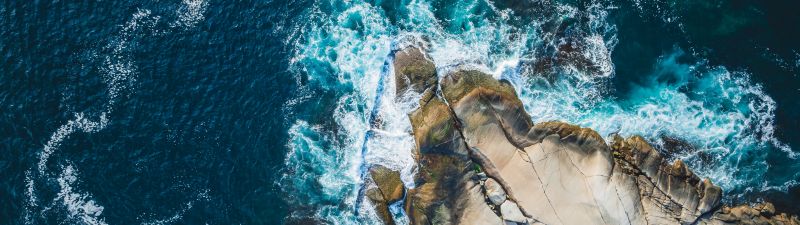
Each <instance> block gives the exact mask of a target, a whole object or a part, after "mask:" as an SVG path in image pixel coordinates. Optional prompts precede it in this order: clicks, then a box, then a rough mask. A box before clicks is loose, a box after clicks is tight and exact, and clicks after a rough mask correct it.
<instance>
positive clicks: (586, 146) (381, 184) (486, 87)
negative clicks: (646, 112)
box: [368, 48, 800, 225]
mask: <svg viewBox="0 0 800 225" xmlns="http://www.w3.org/2000/svg"><path fill="white" fill-rule="evenodd" d="M394 66H395V68H394V69H395V76H396V81H397V87H398V89H397V90H398V95H400V94H402V93H405V92H409V91H413V92H417V93H420V94H421V96H422V97H421V99H420V100H419V102H420V106H419V108H418V109H416V110H415V111H413V112H412V113H411V114H410V115H409V119H410V120H411V123H412V129H413V135H414V138H415V140H416V150H415V151H416V152H415V153H416V160H417V163H418V167H419V169H418V172H417V174H416V177H415V183H416V188H414V189H411V190H407V193H406V199H405V200H406V201H405V210H406V212H407V214H408V216H409V219H410V221H411V223H412V224H554V225H555V224H565V225H569V224H800V222H798V219H797V217H796V216H789V215H786V214H776V213H775V209H774V207H772V205H771V204H769V203H763V204H758V205H753V206H749V205H743V206H737V207H728V206H722V205H721V199H722V190H721V189H720V188H719V187H718V186H715V185H713V184H712V182H711V181H709V180H707V179H706V180H703V179H701V178H699V177H698V176H697V175H695V174H694V173H693V172H692V171H691V170H690V169H688V168H687V167H686V165H685V164H684V163H683V162H681V161H675V162H674V163H671V164H670V163H668V162H666V161H665V159H664V158H663V157H662V156H661V155H660V154H659V152H658V151H657V150H655V149H654V148H653V147H652V146H651V145H650V144H648V143H647V142H646V141H645V140H644V139H643V138H641V137H638V136H634V137H629V138H622V137H619V136H614V137H611V141H610V142H607V141H606V140H604V139H603V138H602V137H601V136H600V135H599V134H598V133H597V132H595V131H593V130H591V129H588V128H581V127H578V126H575V125H570V124H566V123H561V122H545V123H538V124H534V123H533V122H532V121H531V120H530V116H529V115H528V114H527V113H526V112H525V109H524V108H523V106H522V103H521V101H520V100H519V99H518V98H517V96H516V93H515V91H514V89H513V87H512V86H511V85H510V84H509V83H507V82H505V81H498V80H495V79H494V78H492V77H491V76H489V75H487V74H484V73H482V72H479V71H472V70H460V71H455V72H451V73H450V74H445V75H444V76H442V78H441V79H437V77H438V76H437V74H436V70H435V67H434V64H433V62H432V61H430V60H429V59H427V58H426V56H425V54H424V53H423V51H421V50H419V49H416V48H407V49H404V50H401V51H399V52H397V54H396V55H395V62H394ZM385 174H391V173H387V172H379V173H372V177H373V180H374V181H375V182H376V186H377V188H375V189H377V190H380V193H382V194H374V193H373V194H369V192H368V195H369V197H370V199H372V200H373V202H375V203H376V204H375V205H376V207H377V208H378V210H377V211H378V212H379V214H383V213H385V212H388V208H386V205H387V203H388V202H389V199H392V200H394V201H396V200H397V199H396V198H397V197H398V194H397V193H398V192H399V193H403V192H402V187H399V188H400V190H399V191H398V189H397V188H398V187H396V186H397V185H396V184H397V182H398V181H392V179H398V180H399V178H386V177H382V176H385ZM392 184H394V185H392ZM400 186H402V185H400ZM373 190H374V189H373ZM373 192H374V191H373ZM400 195H402V194H400ZM384 209H385V211H384ZM384 221H387V223H391V218H390V217H384Z"/></svg>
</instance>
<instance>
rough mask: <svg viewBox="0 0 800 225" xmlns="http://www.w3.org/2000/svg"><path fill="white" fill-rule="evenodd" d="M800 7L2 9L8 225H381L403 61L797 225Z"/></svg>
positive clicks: (393, 162)
mask: <svg viewBox="0 0 800 225" xmlns="http://www.w3.org/2000/svg"><path fill="white" fill-rule="evenodd" d="M798 6H800V3H797V2H793V1H746V0H711V1H699V0H690V1H672V0H657V1H640V0H619V1H611V0H551V1H548V0H525V1H512V0H495V1H489V0H346V1H345V0H326V1H293V0H285V1H271V0H261V1H257V0H243V1H237V2H219V1H207V0H157V1H136V2H134V1H6V2H3V3H0V56H2V61H1V62H0V107H1V108H2V109H1V110H0V112H2V117H0V137H1V138H2V141H0V177H3V179H2V181H0V202H1V203H2V204H1V205H0V224H60V223H64V224H375V223H379V221H378V220H377V218H376V217H375V215H374V212H370V210H369V207H355V205H356V204H357V202H359V198H360V197H359V193H358V187H359V186H360V184H361V182H363V178H362V173H363V168H364V166H365V165H384V166H386V167H388V168H391V169H394V170H397V171H400V172H401V177H402V179H403V183H404V185H405V186H406V187H413V186H414V182H413V179H412V177H413V175H414V173H415V172H416V167H415V166H414V159H413V155H412V148H413V147H414V140H413V137H412V136H411V135H410V134H409V132H410V130H411V128H410V122H409V121H408V119H407V116H406V114H407V113H408V112H410V111H411V110H413V109H414V108H415V107H416V106H417V103H416V101H415V99H414V98H413V96H411V98H409V99H399V100H397V101H396V100H395V96H394V88H395V87H394V76H393V74H392V70H391V68H390V66H391V65H390V64H391V63H389V62H391V55H392V54H391V53H392V51H393V50H396V49H399V48H402V47H404V46H411V45H413V46H425V47H426V48H427V49H428V52H429V55H430V57H431V58H432V59H433V60H434V61H435V62H436V66H437V70H438V71H439V72H440V73H439V74H444V73H446V72H447V71H451V70H453V69H456V68H465V67H466V68H473V69H478V70H481V71H484V72H486V73H489V74H492V75H493V76H494V77H495V78H497V79H505V80H508V81H509V82H510V83H512V84H513V85H514V87H515V89H516V91H517V94H518V96H520V98H521V100H522V102H523V104H524V106H525V109H526V111H527V112H528V113H529V114H530V115H531V119H532V120H533V121H535V122H543V121H550V120H560V121H565V122H569V123H573V124H578V125H581V126H584V127H590V128H593V129H595V130H597V131H598V132H599V133H600V134H601V135H602V136H609V135H612V134H622V135H623V136H629V135H641V136H643V137H645V138H646V139H648V140H649V141H651V142H652V143H655V144H656V145H657V146H658V148H659V149H661V150H662V151H663V153H664V154H667V155H668V156H669V157H670V158H671V159H681V160H684V161H685V162H687V164H688V165H689V167H690V168H692V169H693V170H694V171H695V172H696V173H697V174H698V175H699V176H701V177H706V178H709V179H711V180H712V181H713V182H714V183H715V184H716V185H719V186H721V187H722V188H723V189H724V190H725V196H726V198H725V199H724V201H725V202H726V203H731V204H733V203H740V202H744V201H758V200H768V201H772V202H774V203H776V207H777V208H778V209H783V210H784V211H787V212H792V213H800V207H797V204H796V202H800V183H798V182H800V161H798V160H800V159H798V155H800V98H798V97H800V76H798V74H800V42H798V41H797V40H800V27H798V25H797V24H800V14H798V13H796V10H794V9H796V8H798ZM564 52H566V53H568V54H566V55H564V54H563V53H564ZM542 65H543V66H542ZM376 118H379V119H380V120H381V121H383V124H384V126H383V127H381V128H380V129H378V130H375V129H372V130H371V127H370V121H371V120H375V119H376ZM676 143H677V144H676ZM675 146H679V147H678V148H676V147H675ZM676 149H677V150H676ZM392 211H393V213H394V214H395V217H396V218H397V219H398V220H399V221H404V216H405V215H404V214H403V212H402V209H401V207H399V205H394V206H393V207H392Z"/></svg>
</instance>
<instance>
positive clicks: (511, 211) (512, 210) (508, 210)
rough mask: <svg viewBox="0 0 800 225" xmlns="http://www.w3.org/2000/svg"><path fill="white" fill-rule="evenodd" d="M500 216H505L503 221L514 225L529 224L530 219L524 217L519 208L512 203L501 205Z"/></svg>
mask: <svg viewBox="0 0 800 225" xmlns="http://www.w3.org/2000/svg"><path fill="white" fill-rule="evenodd" d="M500 214H502V215H503V220H505V221H508V222H514V223H527V222H528V218H526V217H525V216H523V215H522V212H520V211H519V207H518V206H517V204H516V203H514V202H512V201H506V202H504V203H503V204H502V205H500Z"/></svg>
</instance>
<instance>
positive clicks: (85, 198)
mask: <svg viewBox="0 0 800 225" xmlns="http://www.w3.org/2000/svg"><path fill="white" fill-rule="evenodd" d="M57 180H58V186H59V187H60V188H61V190H60V191H59V192H58V195H57V196H56V198H55V199H54V200H53V201H61V202H62V203H63V205H64V207H66V209H67V212H68V213H69V217H70V219H79V220H80V221H81V222H83V223H84V224H90V225H99V224H107V223H106V222H105V219H103V218H102V217H101V215H102V214H103V206H100V205H98V204H97V203H95V201H94V200H92V196H91V195H89V194H86V193H79V192H77V191H75V190H73V189H74V188H73V185H74V184H75V182H76V181H77V180H78V175H77V171H76V170H75V169H74V168H73V167H72V165H67V166H66V167H65V168H64V170H63V171H62V173H61V175H60V176H59V177H58V179H57Z"/></svg>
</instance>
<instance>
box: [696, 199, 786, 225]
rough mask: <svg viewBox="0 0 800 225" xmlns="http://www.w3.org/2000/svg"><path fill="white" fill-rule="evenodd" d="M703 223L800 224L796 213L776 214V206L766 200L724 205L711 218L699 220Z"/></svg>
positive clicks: (705, 224) (703, 224) (709, 224)
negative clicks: (733, 205) (748, 203)
mask: <svg viewBox="0 0 800 225" xmlns="http://www.w3.org/2000/svg"><path fill="white" fill-rule="evenodd" d="M698 224H702V225H728V224H748V225H749V224H764V225H767V224H770V225H774V224H783V225H798V224H800V220H798V218H797V216H795V215H787V214H786V213H779V214H776V211H775V206H774V205H772V203H769V202H764V203H758V204H755V205H752V206H751V205H739V206H736V207H728V206H724V207H722V209H720V210H718V211H716V212H715V213H714V215H713V216H712V217H711V218H707V219H703V220H701V221H699V222H698Z"/></svg>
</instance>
